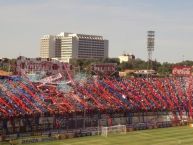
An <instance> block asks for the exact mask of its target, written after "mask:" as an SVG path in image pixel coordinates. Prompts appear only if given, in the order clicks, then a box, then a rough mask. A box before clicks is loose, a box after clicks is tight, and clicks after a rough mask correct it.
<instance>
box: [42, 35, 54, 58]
mask: <svg viewBox="0 0 193 145" xmlns="http://www.w3.org/2000/svg"><path fill="white" fill-rule="evenodd" d="M40 57H41V58H54V57H55V36H53V35H44V36H43V37H42V38H41V42H40Z"/></svg>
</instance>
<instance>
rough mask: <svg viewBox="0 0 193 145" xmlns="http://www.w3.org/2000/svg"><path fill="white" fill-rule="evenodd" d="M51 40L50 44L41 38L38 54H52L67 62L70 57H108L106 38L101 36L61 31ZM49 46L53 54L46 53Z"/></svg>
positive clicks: (42, 55)
mask: <svg viewBox="0 0 193 145" xmlns="http://www.w3.org/2000/svg"><path fill="white" fill-rule="evenodd" d="M44 37H45V36H44ZM44 37H43V38H44ZM46 38H47V37H46ZM53 40H54V41H52V42H53V44H52V43H48V39H45V38H44V39H41V52H40V54H41V55H40V56H41V57H42V58H45V57H46V56H47V57H48V58H50V56H52V57H54V58H59V59H60V60H61V61H64V62H69V61H70V59H101V58H108V47H109V46H108V40H105V39H103V37H102V36H96V35H85V34H75V33H64V32H62V33H60V34H59V35H57V36H54V38H53ZM42 41H43V42H42ZM45 43H46V44H45ZM42 44H43V45H42ZM49 44H50V45H51V46H50V47H49V46H48V45H49ZM52 46H54V48H53V47H52ZM51 47H52V49H53V50H54V56H53V55H51V54H49V55H48V53H49V52H50V51H48V50H49V48H51ZM52 57H51V58H52Z"/></svg>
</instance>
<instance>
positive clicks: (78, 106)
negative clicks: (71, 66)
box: [0, 76, 193, 117]
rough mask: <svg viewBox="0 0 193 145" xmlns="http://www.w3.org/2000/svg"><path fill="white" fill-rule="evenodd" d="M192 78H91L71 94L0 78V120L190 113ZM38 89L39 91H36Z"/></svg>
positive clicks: (17, 78) (48, 86) (19, 80)
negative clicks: (88, 113)
mask: <svg viewBox="0 0 193 145" xmlns="http://www.w3.org/2000/svg"><path fill="white" fill-rule="evenodd" d="M192 82H193V80H192V78H188V77H178V78H177V77H171V78H129V79H120V78H116V79H109V78H103V79H98V78H91V79H88V80H86V81H84V82H76V83H75V84H74V85H73V86H72V87H73V89H72V91H70V92H68V93H65V92H60V91H59V90H58V89H57V87H56V86H55V85H41V86H40V85H39V84H38V85H37V84H34V83H32V82H29V81H27V80H25V79H22V78H21V77H18V76H14V77H1V78H0V117H10V116H24V115H33V114H35V113H39V114H44V113H49V114H54V113H59V114H60V113H61V114H63V113H71V112H83V111H85V110H87V111H132V112H138V111H166V110H168V111H176V112H180V111H187V112H188V111H191V106H192ZM39 86H40V87H39Z"/></svg>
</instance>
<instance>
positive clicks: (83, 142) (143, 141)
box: [32, 126, 193, 145]
mask: <svg viewBox="0 0 193 145" xmlns="http://www.w3.org/2000/svg"><path fill="white" fill-rule="evenodd" d="M32 145H193V128H190V127H188V126H184V127H172V128H161V129H152V130H140V131H133V132H128V133H127V134H126V135H111V136H109V137H102V136H90V137H81V138H74V139H66V140H61V141H53V142H48V143H37V144H32Z"/></svg>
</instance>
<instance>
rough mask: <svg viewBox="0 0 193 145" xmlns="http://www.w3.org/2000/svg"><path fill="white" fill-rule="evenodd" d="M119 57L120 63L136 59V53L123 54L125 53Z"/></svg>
mask: <svg viewBox="0 0 193 145" xmlns="http://www.w3.org/2000/svg"><path fill="white" fill-rule="evenodd" d="M118 58H119V62H120V63H123V62H129V61H131V60H134V59H135V55H133V54H123V55H121V56H119V57H118Z"/></svg>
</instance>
